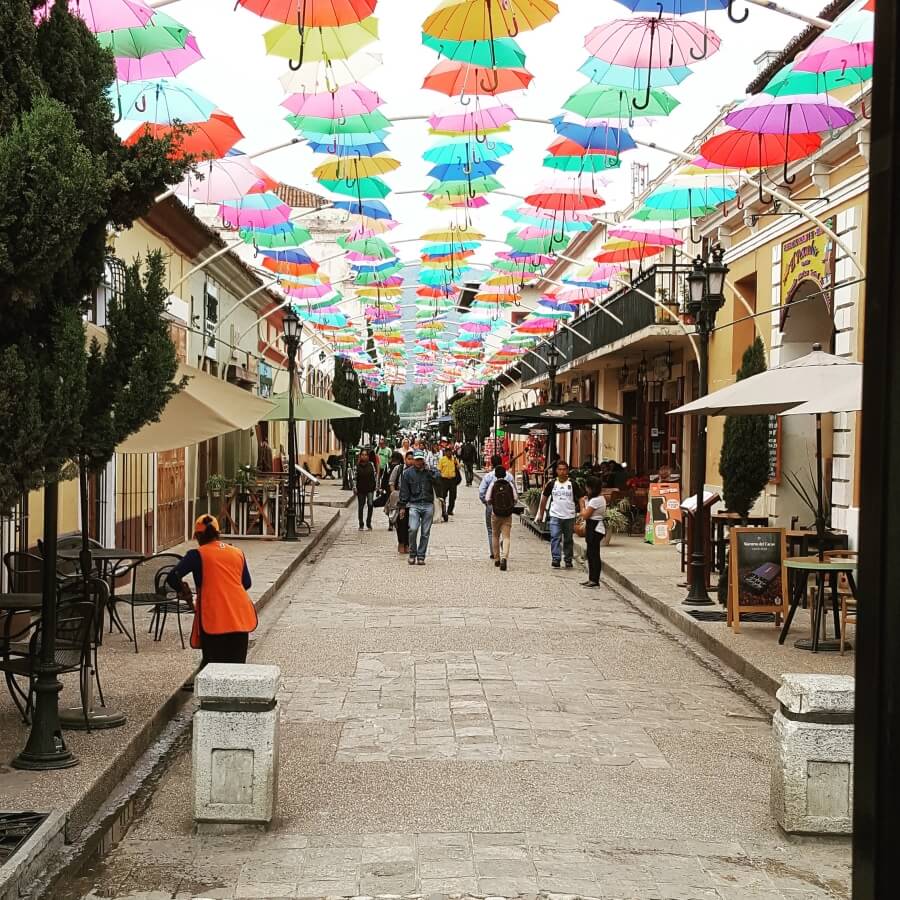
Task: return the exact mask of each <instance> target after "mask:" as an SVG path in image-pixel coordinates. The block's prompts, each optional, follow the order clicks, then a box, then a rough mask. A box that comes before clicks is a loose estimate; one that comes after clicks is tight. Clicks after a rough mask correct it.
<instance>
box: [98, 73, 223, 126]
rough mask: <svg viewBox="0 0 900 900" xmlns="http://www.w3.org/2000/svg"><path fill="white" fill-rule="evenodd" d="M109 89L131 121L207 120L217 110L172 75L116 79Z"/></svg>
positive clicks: (124, 116)
mask: <svg viewBox="0 0 900 900" xmlns="http://www.w3.org/2000/svg"><path fill="white" fill-rule="evenodd" d="M106 92H107V95H108V96H109V98H110V102H111V103H112V104H113V106H116V105H117V104H119V103H121V105H122V106H121V109H122V112H121V115H122V118H123V119H127V120H128V121H130V122H151V123H153V124H156V125H172V124H173V123H174V122H175V121H176V120H177V121H179V122H184V123H185V124H191V123H196V122H207V121H209V117H210V116H211V115H212V114H213V112H214V111H215V109H216V104H215V103H213V102H212V101H211V100H207V99H206V97H204V96H203V95H202V94H198V93H197V91H195V90H192V89H191V88H189V87H187V86H186V85H183V84H180V83H179V82H177V81H175V80H174V79H170V78H158V79H155V80H149V81H131V82H117V83H116V84H115V85H111V86H110V87H108V88H107V89H106Z"/></svg>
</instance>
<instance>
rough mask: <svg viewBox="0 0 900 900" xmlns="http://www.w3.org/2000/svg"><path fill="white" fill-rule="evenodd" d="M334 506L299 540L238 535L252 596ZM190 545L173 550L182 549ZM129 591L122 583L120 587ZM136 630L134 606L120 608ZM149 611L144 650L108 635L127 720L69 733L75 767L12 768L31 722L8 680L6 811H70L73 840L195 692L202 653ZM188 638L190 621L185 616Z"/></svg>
mask: <svg viewBox="0 0 900 900" xmlns="http://www.w3.org/2000/svg"><path fill="white" fill-rule="evenodd" d="M336 515H337V514H336V512H335V511H334V510H329V509H324V510H320V511H319V517H318V519H317V523H318V524H317V527H316V529H314V531H313V535H312V537H311V538H308V537H304V538H303V539H302V540H301V541H299V542H298V543H297V544H285V543H283V542H278V541H252V540H244V541H240V540H235V541H234V543H235V544H236V545H237V546H239V547H240V548H241V549H242V550H243V551H244V553H245V554H246V556H247V562H248V565H249V568H250V571H251V573H252V576H253V587H252V588H251V589H250V594H251V596H252V597H253V600H254V602H256V603H257V604H258V605H262V604H265V602H267V601H268V600H269V599H270V598H271V597H272V596H274V594H275V589H276V586H277V585H278V584H280V583H281V581H282V580H283V578H284V577H285V576H286V574H287V573H288V572H289V571H290V569H291V568H292V567H293V566H294V565H295V564H296V562H297V560H298V558H300V557H302V556H304V555H305V554H306V553H307V552H309V550H310V549H311V546H312V545H313V544H314V543H315V542H317V541H318V540H319V539H320V538H321V537H322V534H323V532H324V531H325V529H326V527H327V526H328V525H329V523H330V522H331V521H332V519H333V518H335V517H336ZM189 546H194V545H189V544H183V545H179V546H178V547H174V548H172V552H176V553H183V552H184V551H185V550H186V549H187V548H188V547H189ZM123 590H124V589H123V588H120V589H119V592H120V593H121V592H122V591H123ZM119 609H120V612H121V614H122V617H123V618H124V619H125V621H126V622H128V625H129V628H130V618H131V617H130V610H129V608H128V607H125V606H124V605H120V606H119ZM149 614H150V611H149V609H142V610H138V611H137V623H138V635H139V638H138V649H139V652H138V653H137V654H135V652H134V645H133V644H132V643H130V641H129V640H127V638H126V637H125V636H124V635H122V634H119V633H118V632H115V633H113V634H107V635H104V639H103V645H102V647H101V649H100V655H99V669H100V677H101V683H102V685H103V692H104V697H105V700H106V703H107V706H108V707H109V708H110V709H115V710H117V711H119V712H123V713H125V715H126V716H127V722H126V724H125V725H124V726H123V727H121V728H115V729H110V730H107V731H97V730H94V731H92V732H90V733H86V732H83V731H67V732H66V742H67V744H68V745H69V747H70V748H71V749H72V751H73V752H74V754H75V755H76V757H77V758H78V760H79V764H78V765H77V766H76V767H74V768H71V769H62V770H58V771H55V772H40V773H38V772H23V771H18V770H15V769H12V768H10V767H8V765H7V763H9V762H10V761H11V760H12V759H13V757H14V756H15V755H16V754H17V753H18V752H19V751H20V750H21V749H22V748H23V747H24V746H25V741H26V739H27V736H28V726H26V725H25V724H24V723H23V722H22V718H21V716H19V714H18V712H17V710H16V709H15V707H14V706H13V703H12V700H11V698H10V696H9V694H8V693H6V690H5V685H4V689H3V691H2V692H0V807H2V808H3V809H6V810H13V809H20V810H21V809H36V810H62V811H63V812H65V814H66V816H67V819H68V825H67V832H68V835H69V838H70V839H73V838H75V837H77V836H78V834H79V832H80V831H81V829H82V827H83V826H84V825H85V824H86V823H87V821H88V820H89V819H90V818H91V816H92V815H93V814H94V813H95V812H96V810H97V809H98V808H99V807H100V806H101V804H103V803H104V802H105V801H106V800H107V799H108V797H109V795H110V792H111V791H112V789H113V788H114V787H115V786H116V785H117V784H118V783H119V781H120V780H121V779H122V778H123V777H124V776H125V774H126V773H127V772H128V770H129V769H130V768H131V766H133V765H134V763H135V761H136V760H137V759H138V757H139V756H140V755H141V754H142V753H143V752H144V750H145V749H146V748H147V747H148V745H149V744H151V743H152V741H153V740H154V739H155V737H156V736H157V735H158V734H159V732H160V731H161V730H162V728H163V727H164V726H165V725H166V723H167V722H168V721H169V719H170V718H171V716H172V715H173V714H174V712H175V711H176V710H177V709H178V707H179V706H180V705H181V704H182V703H183V702H184V700H185V699H186V698H187V697H188V696H189V695H186V694H185V693H184V692H183V691H181V690H180V688H181V685H182V684H184V682H185V681H187V680H188V679H189V678H190V677H191V675H192V673H193V672H194V670H195V669H196V668H197V666H198V664H199V658H200V654H199V652H197V651H195V650H191V649H190V648H189V647H188V648H187V649H182V646H181V642H180V640H179V636H178V628H177V624H176V622H175V621H174V620H170V621H169V622H168V623H167V625H166V629H165V633H164V635H163V639H162V641H160V642H155V641H153V640H152V638H151V637H150V635H149V634H147V623H148V621H149ZM183 627H184V629H185V643H187V637H188V634H189V633H190V627H191V619H190V617H186V618H185V620H184V621H183ZM61 681H62V682H63V692H62V694H61V699H60V706H61V707H63V708H65V707H67V706H77V705H79V703H80V700H79V697H78V686H77V681H78V679H77V678H75V677H73V676H71V675H69V676H63V678H62V679H61Z"/></svg>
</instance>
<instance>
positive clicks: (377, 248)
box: [337, 237, 397, 259]
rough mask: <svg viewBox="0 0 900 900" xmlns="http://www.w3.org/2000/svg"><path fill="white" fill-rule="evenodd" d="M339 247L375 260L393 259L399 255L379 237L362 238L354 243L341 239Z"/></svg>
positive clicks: (344, 238) (345, 238) (338, 240)
mask: <svg viewBox="0 0 900 900" xmlns="http://www.w3.org/2000/svg"><path fill="white" fill-rule="evenodd" d="M337 243H338V246H339V247H341V248H342V249H343V250H355V251H356V252H357V253H361V254H362V255H363V256H371V257H374V258H375V259H393V258H394V257H395V256H396V255H397V254H396V253H394V251H393V250H392V249H391V248H390V246H389V245H388V243H387V242H386V241H384V240H383V239H382V238H379V237H371V238H362V239H360V240H356V241H352V240H350V238H348V237H339V238H338V239H337Z"/></svg>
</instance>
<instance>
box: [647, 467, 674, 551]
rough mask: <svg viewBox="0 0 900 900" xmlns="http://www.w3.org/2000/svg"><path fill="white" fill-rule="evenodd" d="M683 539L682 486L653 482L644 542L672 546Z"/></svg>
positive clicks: (666, 482) (648, 501)
mask: <svg viewBox="0 0 900 900" xmlns="http://www.w3.org/2000/svg"><path fill="white" fill-rule="evenodd" d="M680 538H681V485H680V484H678V482H677V481H676V482H668V481H664V482H651V484H650V493H649V496H648V499H647V518H646V524H645V529H644V540H645V541H646V542H647V543H648V544H670V543H672V542H673V541H677V540H680Z"/></svg>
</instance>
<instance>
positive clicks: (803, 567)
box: [778, 556, 856, 653]
mask: <svg viewBox="0 0 900 900" xmlns="http://www.w3.org/2000/svg"><path fill="white" fill-rule="evenodd" d="M784 565H785V568H786V569H787V570H788V572H789V573H790V574H791V575H792V576H793V578H792V579H791V580H792V581H793V585H792V590H791V606H790V610H789V611H788V614H787V618H786V619H785V620H784V627H783V628H782V629H781V634H780V635H779V637H778V643H779V644H783V643H784V641H785V638H787V635H788V631H789V630H790V627H791V622H792V620H793V618H794V613H795V612H796V611H797V607H798V606H799V605H800V604H801V603H802V602H803V597H804V596H805V594H806V588H807V585H808V583H809V579H810V578H811V577H812V578H815V579H816V602H815V608H814V609H813V616H812V620H813V622H812V635H811V636H810V637H809V638H801V639H800V640H798V641H794V646H795V647H797V649H799V650H811V651H812V652H813V653H817V652H818V651H819V650H840V640H839V639H840V636H841V625H840V613H839V610H838V592H837V582H838V576H839V575H841V574H843V575H845V576H846V578H847V584H849V585H850V590H851V592H852V593H853V596H854V598H855V597H856V578H855V575H856V560H855V559H819V557H818V556H792V557H789V558H788V559H786V560H785V561H784ZM826 581H827V582H829V583H830V586H831V604H832V611H833V614H834V634H835V639H834V640H823V639H822V638H821V637H820V635H821V632H822V617H823V615H824V609H825V593H826ZM844 646H845V647H849V646H850V645H849V644H847V642H846V641H845V642H844Z"/></svg>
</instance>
